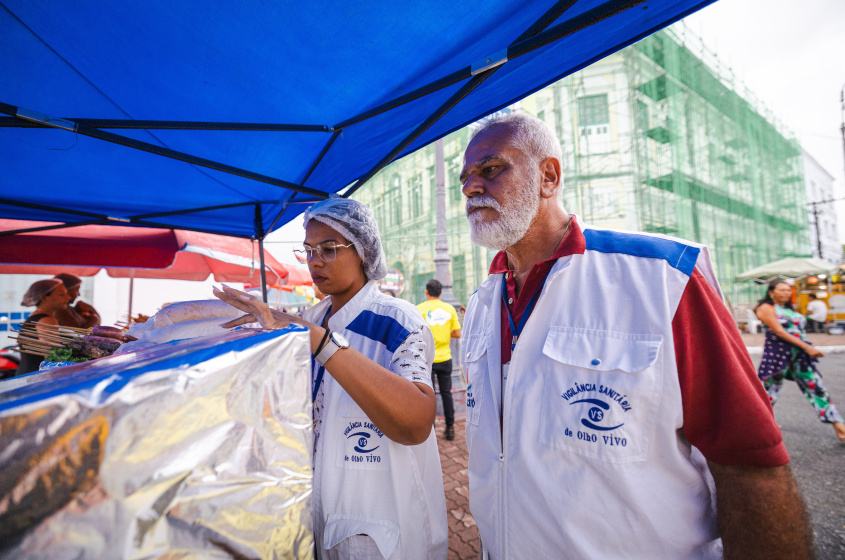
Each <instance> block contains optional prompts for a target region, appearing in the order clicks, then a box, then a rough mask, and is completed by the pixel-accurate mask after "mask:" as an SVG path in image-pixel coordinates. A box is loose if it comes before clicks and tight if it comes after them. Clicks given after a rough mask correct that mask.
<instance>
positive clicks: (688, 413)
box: [672, 269, 789, 467]
mask: <svg viewBox="0 0 845 560" xmlns="http://www.w3.org/2000/svg"><path fill="white" fill-rule="evenodd" d="M672 330H673V334H674V340H675V354H676V360H677V363H678V378H679V381H680V385H681V402H682V404H683V408H684V427H683V430H684V436H685V437H686V438H687V441H689V442H690V443H691V444H692V445H694V446H695V447H697V448H698V449H699V450H700V451H701V453H702V454H703V455H704V456H705V457H706V458H707V460H708V461H713V462H714V463H718V464H721V465H745V466H752V467H777V466H780V465H785V464H786V463H788V462H789V455H788V454H787V453H786V448H785V447H784V445H783V438H782V437H781V434H780V430H779V429H778V427H777V424H775V418H774V412H773V411H772V406H771V405H770V404H769V398H768V396H767V395H766V392H765V391H764V390H763V384H762V383H760V381H759V379H758V378H757V373H756V371H755V370H754V364H753V363H752V362H751V358H750V357H749V356H748V351H747V350H746V348H745V344H744V343H743V341H742V337H741V336H740V334H739V329H737V327H736V325H735V323H734V320H733V318H732V317H731V314H730V312H729V311H728V308H727V307H726V306H725V304H724V303H723V302H722V300H721V298H719V296H718V294H717V293H716V290H714V289H713V287H712V286H711V285H710V284H709V283H708V282H707V280H705V278H704V276H702V275H701V273H700V272H699V271H698V270H697V269H696V270H695V271H693V274H692V277H691V278H690V281H689V283H688V284H687V287H686V290H685V291H684V295H683V296H682V297H681V302H680V304H679V306H678V311H677V313H675V318H674V320H673V321H672Z"/></svg>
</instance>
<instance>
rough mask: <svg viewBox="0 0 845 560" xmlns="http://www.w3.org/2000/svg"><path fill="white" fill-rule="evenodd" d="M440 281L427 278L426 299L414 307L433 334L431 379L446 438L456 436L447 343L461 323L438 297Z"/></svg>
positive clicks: (451, 309) (455, 333)
mask: <svg viewBox="0 0 845 560" xmlns="http://www.w3.org/2000/svg"><path fill="white" fill-rule="evenodd" d="M442 292H443V285H442V284H440V282H438V281H437V280H429V281H428V284H426V285H425V299H426V301H424V302H422V303H421V304H419V305H418V306H417V307H418V308H419V310H420V312H422V316H423V319H425V322H426V324H427V325H428V326H429V328H430V329H431V334H433V335H434V366H432V368H431V377H432V379H431V381H432V383H433V382H434V378H435V377H437V384H438V385H439V387H440V398H441V399H443V415H444V416H446V430H445V431H444V432H443V435H444V436H445V437H446V439H448V440H449V441H451V440H453V439H455V405H454V404H453V403H452V351H451V350H450V349H449V343H450V342H451V340H452V339H453V338H461V324H460V323H459V322H458V314H457V312H456V311H455V308H454V307H452V306H451V305H449V304H448V303H446V302H445V301H441V300H440V294H441V293H442Z"/></svg>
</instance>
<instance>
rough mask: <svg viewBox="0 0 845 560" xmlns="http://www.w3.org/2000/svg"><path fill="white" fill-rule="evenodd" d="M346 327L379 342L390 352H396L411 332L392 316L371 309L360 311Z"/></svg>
mask: <svg viewBox="0 0 845 560" xmlns="http://www.w3.org/2000/svg"><path fill="white" fill-rule="evenodd" d="M346 328H347V329H348V330H350V331H352V332H354V333H357V334H360V335H361V336H365V337H367V338H369V339H370V340H375V341H376V342H381V343H382V344H384V345H385V346H387V349H388V350H390V352H396V350H397V348H399V347H400V346H401V345H402V343H403V342H404V341H405V339H406V338H408V335H409V334H411V331H409V330H408V329H406V328H405V327H403V326H402V325H401V324H400V323H399V321H397V320H396V319H394V318H393V317H388V316H386V315H379V314H377V313H373V312H372V311H362V312H361V313H360V314H359V315H358V316H357V317H355V319H354V320H353V321H352V322H351V323H349V326H348V327H346Z"/></svg>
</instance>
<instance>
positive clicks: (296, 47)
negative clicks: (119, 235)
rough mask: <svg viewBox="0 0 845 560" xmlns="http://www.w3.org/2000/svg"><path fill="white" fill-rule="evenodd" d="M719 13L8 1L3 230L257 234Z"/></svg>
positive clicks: (685, 4) (548, 6) (1, 100)
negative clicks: (30, 224)
mask: <svg viewBox="0 0 845 560" xmlns="http://www.w3.org/2000/svg"><path fill="white" fill-rule="evenodd" d="M711 1H712V0H566V1H562V2H558V3H557V4H554V3H552V2H549V1H548V0H547V1H532V0H529V1H525V2H518V3H517V2H479V1H477V0H472V1H469V0H446V1H443V0H429V1H428V2H424V3H423V2H419V3H413V4H408V3H403V2H373V3H357V2H355V3H353V2H338V1H315V2H307V3H299V4H296V3H294V4H292V3H281V2H266V3H261V2H257V1H245V2H225V1H223V0H204V1H202V2H199V1H196V0H185V1H178V2H165V1H162V0H153V1H151V2H144V3H130V2H105V1H94V2H85V3H76V4H74V5H73V6H72V7H67V6H64V7H61V8H57V7H56V4H55V2H51V1H49V0H3V1H2V2H1V3H0V29H2V30H3V32H2V33H0V59H2V63H3V68H4V71H3V72H1V73H0V113H5V115H7V116H5V117H0V154H2V155H0V161H2V163H3V171H2V174H0V185H2V188H1V189H0V218H16V219H26V220H39V221H53V222H62V223H117V224H120V225H127V224H136V225H154V226H158V227H162V226H164V227H173V228H181V229H193V230H199V231H207V232H211V233H219V234H226V235H233V236H241V237H258V238H262V237H263V236H264V235H265V234H266V233H268V232H269V231H271V230H272V229H275V228H278V227H280V226H281V225H283V224H284V223H286V222H288V221H290V220H292V219H294V218H295V217H296V216H297V215H299V214H300V213H301V212H302V211H303V210H304V208H305V205H306V204H307V203H308V202H311V201H314V200H318V199H320V198H324V197H326V196H331V195H337V194H340V195H349V194H350V193H352V192H354V190H355V189H356V188H357V187H358V186H360V185H361V184H362V183H363V181H365V180H366V179H368V178H370V177H371V176H372V175H373V174H374V173H375V172H376V171H377V170H378V169H379V168H380V167H382V166H383V165H385V164H386V163H389V161H391V160H395V159H397V158H399V157H402V156H403V155H406V154H408V153H411V152H413V151H415V150H417V149H419V148H421V147H423V146H425V145H427V144H428V143H430V142H433V141H434V140H436V139H437V138H440V137H442V136H444V135H446V134H448V133H449V132H451V131H453V130H457V129H459V128H461V127H463V126H466V125H467V124H469V123H472V122H474V121H476V120H478V119H479V118H481V117H484V116H485V115H488V114H490V113H492V112H494V111H496V110H499V109H501V108H503V107H506V106H508V105H509V104H511V103H513V102H515V101H517V100H519V99H521V98H523V97H525V96H526V95H528V94H530V93H532V92H534V91H536V90H538V89H541V88H542V87H544V86H546V85H548V84H549V83H552V82H553V81H555V80H558V79H560V78H561V77H563V76H566V75H568V74H570V73H572V72H574V71H577V70H578V69H580V68H583V67H584V66H586V65H588V64H590V63H592V62H594V61H596V60H599V59H600V58H603V57H605V56H607V55H608V54H610V53H613V52H615V51H616V50H618V49H620V48H622V47H624V46H626V45H628V44H631V43H632V42H634V41H636V40H638V39H640V38H642V37H644V36H646V35H648V34H650V33H653V32H654V31H656V30H658V29H660V28H662V27H664V26H666V25H668V24H670V23H672V22H674V21H676V20H678V19H680V18H682V17H684V16H686V15H688V14H689V13H692V12H693V11H696V10H698V9H700V8H701V7H703V6H705V5H707V4H709V3H710V2H711ZM544 14H545V16H544ZM394 100H398V101H396V102H394V103H392V102H393V101H394ZM142 121H144V122H142ZM146 121H149V122H146Z"/></svg>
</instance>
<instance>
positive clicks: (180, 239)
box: [0, 220, 288, 284]
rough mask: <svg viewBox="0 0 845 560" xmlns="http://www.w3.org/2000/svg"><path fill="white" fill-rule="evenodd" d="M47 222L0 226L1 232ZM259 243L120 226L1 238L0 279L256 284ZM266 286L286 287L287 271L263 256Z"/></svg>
mask: <svg viewBox="0 0 845 560" xmlns="http://www.w3.org/2000/svg"><path fill="white" fill-rule="evenodd" d="M46 225H49V223H45V222H26V221H20V220H0V232H2V231H16V230H19V229H27V228H34V229H37V228H39V227H43V226H46ZM257 251H258V248H257V243H255V242H253V241H250V240H249V239H239V238H234V237H226V236H222V235H212V234H208V233H198V232H192V231H180V230H172V229H153V228H139V227H120V226H112V227H109V226H78V227H73V228H65V229H57V230H46V231H35V232H30V233H19V234H16V235H10V236H6V237H0V274H45V275H54V274H57V273H58V272H69V273H71V274H75V275H77V276H93V275H94V274H96V273H97V272H99V271H100V269H102V268H105V269H107V271H108V274H109V276H112V277H114V278H130V277H133V278H162V279H172V280H205V279H206V278H208V276H209V274H213V275H214V279H215V280H217V281H218V282H245V283H260V277H259V276H260V274H259V266H260V265H259V258H258V253H257ZM264 261H265V271H266V273H267V279H268V281H270V282H272V283H274V284H284V283H285V279H286V277H287V276H288V270H287V267H285V265H283V264H282V263H280V262H278V261H276V259H274V258H273V257H272V256H271V255H265V257H264Z"/></svg>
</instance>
